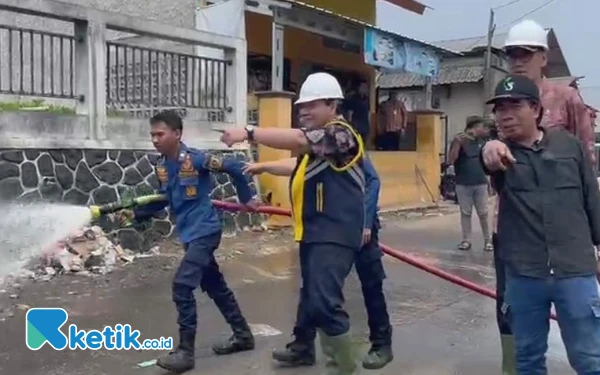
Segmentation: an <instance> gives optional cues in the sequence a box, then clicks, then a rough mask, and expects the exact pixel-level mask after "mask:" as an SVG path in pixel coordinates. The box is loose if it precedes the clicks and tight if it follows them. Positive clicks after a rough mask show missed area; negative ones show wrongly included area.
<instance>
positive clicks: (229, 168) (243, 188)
mask: <svg viewBox="0 0 600 375" xmlns="http://www.w3.org/2000/svg"><path fill="white" fill-rule="evenodd" d="M243 166H244V163H243V162H241V161H239V160H235V159H233V158H224V157H223V155H219V154H213V153H199V154H196V155H194V167H195V168H197V169H205V170H208V171H210V172H217V173H218V172H223V173H227V174H228V175H229V176H230V177H231V180H232V182H233V185H234V186H235V191H236V192H237V195H238V198H239V200H240V202H241V203H243V204H246V203H248V202H250V201H251V200H252V189H251V188H250V185H249V181H248V179H247V178H246V176H244V173H243V172H242V167H243Z"/></svg>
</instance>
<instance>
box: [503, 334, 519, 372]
mask: <svg viewBox="0 0 600 375" xmlns="http://www.w3.org/2000/svg"><path fill="white" fill-rule="evenodd" d="M500 343H501V344H502V375H516V374H517V369H516V359H515V338H514V337H513V335H501V336H500Z"/></svg>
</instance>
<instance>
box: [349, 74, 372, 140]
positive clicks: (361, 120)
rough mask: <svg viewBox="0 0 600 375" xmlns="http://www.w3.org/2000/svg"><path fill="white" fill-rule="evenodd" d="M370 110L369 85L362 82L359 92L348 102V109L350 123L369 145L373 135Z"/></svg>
mask: <svg viewBox="0 0 600 375" xmlns="http://www.w3.org/2000/svg"><path fill="white" fill-rule="evenodd" d="M369 108H370V101H369V85H368V84H367V83H366V82H361V83H360V85H359V86H358V92H357V93H356V94H354V95H352V96H351V97H350V98H348V100H347V101H346V109H347V111H348V112H347V120H348V122H349V123H350V124H352V126H354V129H355V130H356V132H357V133H358V134H359V135H360V136H361V137H362V139H363V142H364V143H365V144H368V143H369V134H370V133H371V125H370V119H369V116H370V113H369Z"/></svg>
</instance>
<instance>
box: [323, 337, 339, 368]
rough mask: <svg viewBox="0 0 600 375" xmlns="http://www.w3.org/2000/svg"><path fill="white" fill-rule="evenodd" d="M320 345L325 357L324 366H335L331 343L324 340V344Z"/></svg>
mask: <svg viewBox="0 0 600 375" xmlns="http://www.w3.org/2000/svg"><path fill="white" fill-rule="evenodd" d="M321 346H322V348H321V349H322V350H323V356H324V357H325V367H337V362H336V361H335V358H334V355H335V353H334V352H333V348H332V347H331V344H330V343H328V342H327V341H326V342H325V344H321Z"/></svg>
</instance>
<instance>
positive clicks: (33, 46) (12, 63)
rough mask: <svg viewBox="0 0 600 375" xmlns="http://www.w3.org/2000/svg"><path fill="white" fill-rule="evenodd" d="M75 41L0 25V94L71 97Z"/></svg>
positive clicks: (72, 95)
mask: <svg viewBox="0 0 600 375" xmlns="http://www.w3.org/2000/svg"><path fill="white" fill-rule="evenodd" d="M74 56H75V38H74V37H73V36H70V35H63V34H56V33H50V32H42V31H38V30H31V29H24V28H17V27H11V26H3V25H0V93H4V94H13V95H31V96H39V97H53V98H74V97H75V89H74V85H75V76H74V71H73V66H74V64H75V57H74Z"/></svg>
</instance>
